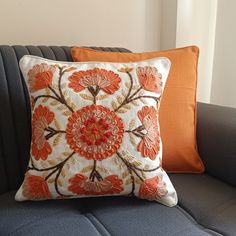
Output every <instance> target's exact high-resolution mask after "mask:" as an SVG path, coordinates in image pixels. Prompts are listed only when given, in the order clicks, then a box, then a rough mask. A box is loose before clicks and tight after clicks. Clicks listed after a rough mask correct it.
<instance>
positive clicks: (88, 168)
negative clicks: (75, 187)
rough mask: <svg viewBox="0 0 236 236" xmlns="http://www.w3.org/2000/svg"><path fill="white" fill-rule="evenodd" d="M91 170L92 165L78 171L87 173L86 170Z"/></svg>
mask: <svg viewBox="0 0 236 236" xmlns="http://www.w3.org/2000/svg"><path fill="white" fill-rule="evenodd" d="M92 170H93V166H86V167H84V168H83V169H82V170H81V171H80V172H81V173H87V172H91V171H92Z"/></svg>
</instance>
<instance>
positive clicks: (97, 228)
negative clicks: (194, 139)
mask: <svg viewBox="0 0 236 236" xmlns="http://www.w3.org/2000/svg"><path fill="white" fill-rule="evenodd" d="M14 194H15V193H14V192H11V193H7V194H4V195H1V196H0V235H3V236H4V235H11V236H16V235H17V236H18V235H24V236H34V235H47V236H51V235H57V236H60V235H70V236H73V235H76V236H77V235H86V236H87V235H122V236H125V235H155V236H156V235H164V236H169V235H179V236H187V235H191V236H199V235H201V236H208V235H219V234H215V233H214V232H211V231H210V230H208V229H205V228H203V227H202V226H200V225H199V224H197V223H196V221H195V220H193V218H192V217H191V216H190V215H188V213H186V212H185V211H184V210H183V209H181V208H180V207H179V206H177V207H173V208H169V207H165V206H163V205H160V204H158V203H156V202H149V201H145V200H140V199H135V198H127V197H126V198H125V197H105V198H92V199H91V198H90V199H70V200H60V201H55V200H48V201H42V202H22V203H19V202H15V200H14Z"/></svg>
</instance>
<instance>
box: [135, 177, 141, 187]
mask: <svg viewBox="0 0 236 236" xmlns="http://www.w3.org/2000/svg"><path fill="white" fill-rule="evenodd" d="M134 182H135V184H138V185H140V184H142V181H141V179H139V178H135V180H134Z"/></svg>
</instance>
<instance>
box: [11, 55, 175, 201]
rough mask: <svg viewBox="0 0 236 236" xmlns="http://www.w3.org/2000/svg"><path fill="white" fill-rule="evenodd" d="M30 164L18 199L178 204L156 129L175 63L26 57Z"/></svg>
mask: <svg viewBox="0 0 236 236" xmlns="http://www.w3.org/2000/svg"><path fill="white" fill-rule="evenodd" d="M20 68H21V71H22V73H23V76H24V78H25V81H26V83H27V86H28V89H29V93H30V98H31V106H32V142H31V157H30V161H29V165H28V169H27V172H26V174H25V179H24V182H23V184H22V186H21V187H20V189H19V190H18V192H17V194H16V197H15V198H16V200H18V201H24V200H44V199H60V198H76V197H89V196H107V195H127V196H137V197H139V198H143V199H148V200H154V201H158V202H160V203H163V204H165V205H167V206H174V205H176V204H177V195H176V191H175V189H174V187H173V185H172V183H171V182H170V180H169V178H168V176H167V174H166V172H165V171H164V170H163V168H162V165H161V164H162V161H161V159H162V143H161V138H160V128H159V123H158V110H159V107H160V98H161V95H162V93H163V90H164V86H165V83H166V79H167V76H168V73H169V68H170V61H169V60H168V59H167V58H155V59H152V60H147V61H142V62H137V63H105V62H90V63H69V62H58V61H52V60H47V59H44V58H40V57H35V56H24V57H23V58H22V59H21V61H20Z"/></svg>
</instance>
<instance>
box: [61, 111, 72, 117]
mask: <svg viewBox="0 0 236 236" xmlns="http://www.w3.org/2000/svg"><path fill="white" fill-rule="evenodd" d="M62 114H63V115H64V116H71V111H68V110H66V111H64V112H63V113H62Z"/></svg>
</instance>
